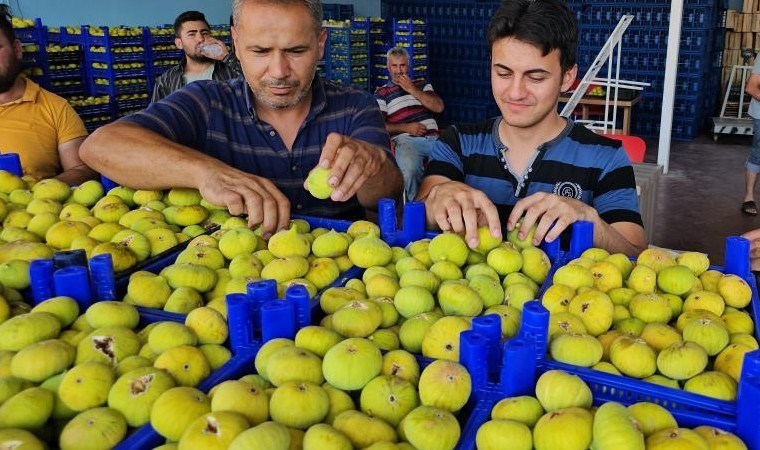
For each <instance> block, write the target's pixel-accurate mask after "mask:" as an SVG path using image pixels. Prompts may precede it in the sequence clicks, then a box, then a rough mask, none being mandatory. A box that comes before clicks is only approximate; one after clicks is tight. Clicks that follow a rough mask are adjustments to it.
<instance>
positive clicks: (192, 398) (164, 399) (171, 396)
mask: <svg viewBox="0 0 760 450" xmlns="http://www.w3.org/2000/svg"><path fill="white" fill-rule="evenodd" d="M209 412H211V401H210V400H209V399H208V397H206V394H204V393H203V392H201V391H199V390H197V389H195V388H192V387H175V388H171V389H169V390H166V391H164V392H163V393H162V394H161V395H160V396H159V397H158V398H157V399H156V401H155V402H154V403H153V408H152V409H151V412H150V424H151V426H152V427H153V429H154V430H156V431H157V432H158V433H159V434H160V435H161V436H163V437H164V438H166V439H167V440H169V441H174V442H176V441H179V439H180V438H181V437H182V433H183V432H184V431H185V429H186V428H187V427H188V426H189V425H190V424H191V423H192V422H193V421H195V420H196V419H197V418H199V417H201V416H202V415H204V414H206V413H209Z"/></svg>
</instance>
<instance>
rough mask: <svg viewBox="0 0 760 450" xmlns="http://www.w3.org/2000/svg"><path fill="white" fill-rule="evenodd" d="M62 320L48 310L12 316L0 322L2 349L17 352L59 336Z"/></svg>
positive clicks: (0, 347)
mask: <svg viewBox="0 0 760 450" xmlns="http://www.w3.org/2000/svg"><path fill="white" fill-rule="evenodd" d="M60 330H61V322H59V321H58V319H57V317H56V316H55V315H53V314H51V313H48V312H32V313H28V314H22V315H18V316H15V317H11V318H10V319H8V320H6V321H5V322H2V323H0V350H11V351H14V352H17V351H19V350H22V349H23V348H25V347H27V346H29V345H32V344H34V343H35V342H40V341H43V340H46V339H53V338H55V337H56V336H58V333H59V332H60Z"/></svg>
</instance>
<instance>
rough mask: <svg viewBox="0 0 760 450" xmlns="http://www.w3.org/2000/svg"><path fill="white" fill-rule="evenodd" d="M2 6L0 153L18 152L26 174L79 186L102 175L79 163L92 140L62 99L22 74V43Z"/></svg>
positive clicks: (0, 9)
mask: <svg viewBox="0 0 760 450" xmlns="http://www.w3.org/2000/svg"><path fill="white" fill-rule="evenodd" d="M3 6H5V5H0V153H18V154H19V156H20V158H21V166H22V168H23V170H24V173H25V174H28V175H31V176H33V177H35V178H38V179H41V178H52V177H56V178H58V179H59V180H61V181H64V182H66V183H69V184H80V183H82V182H83V181H86V180H88V179H91V178H94V177H95V176H96V175H97V174H96V173H95V172H94V171H93V170H92V169H90V168H89V167H87V165H85V163H83V162H82V160H81V159H79V145H80V144H81V143H82V141H83V140H84V138H85V137H86V136H87V130H86V129H85V128H84V124H83V123H82V119H80V118H79V116H78V115H77V113H76V111H74V108H72V107H71V105H70V104H69V103H68V102H67V101H66V100H64V99H63V98H61V97H59V96H57V95H55V94H53V93H52V92H48V91H46V90H45V89H42V88H40V86H39V85H38V84H37V83H35V82H33V81H32V80H29V79H27V78H26V77H25V76H23V75H21V53H22V51H21V42H20V41H19V40H18V39H16V35H15V33H14V31H13V27H12V26H11V22H10V17H9V15H8V12H7V9H6V8H3Z"/></svg>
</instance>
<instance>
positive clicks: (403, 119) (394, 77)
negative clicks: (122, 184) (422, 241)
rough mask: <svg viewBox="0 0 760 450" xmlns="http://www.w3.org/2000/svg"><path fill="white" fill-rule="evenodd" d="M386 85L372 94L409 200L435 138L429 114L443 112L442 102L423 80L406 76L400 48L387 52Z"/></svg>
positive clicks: (406, 55) (405, 56)
mask: <svg viewBox="0 0 760 450" xmlns="http://www.w3.org/2000/svg"><path fill="white" fill-rule="evenodd" d="M388 74H389V75H390V79H391V80H390V82H388V84H386V85H385V86H381V87H379V88H378V89H377V90H376V91H375V97H376V98H377V103H378V104H379V106H380V111H381V112H382V113H383V118H384V119H385V128H386V129H387V130H388V133H389V134H390V135H391V136H392V139H393V143H394V144H395V151H396V162H397V163H398V166H399V169H401V173H402V175H403V176H404V193H405V194H406V198H407V199H408V200H413V199H414V198H415V196H416V195H417V190H418V188H419V185H420V180H421V179H422V174H423V172H424V167H423V163H424V161H425V158H427V157H428V156H429V155H430V153H431V152H432V150H433V145H434V144H435V141H436V140H437V139H438V134H439V130H438V124H437V123H436V121H435V118H433V113H436V114H438V113H441V112H443V100H441V97H439V96H438V95H437V94H436V93H435V92H434V91H433V86H432V85H430V83H428V82H427V81H426V80H423V79H421V80H412V79H411V78H410V77H409V53H408V52H407V51H406V49H404V48H403V47H394V48H392V49H390V50H389V51H388Z"/></svg>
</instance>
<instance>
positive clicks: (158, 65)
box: [148, 25, 185, 87]
mask: <svg viewBox="0 0 760 450" xmlns="http://www.w3.org/2000/svg"><path fill="white" fill-rule="evenodd" d="M148 47H149V48H150V66H149V68H148V80H149V84H150V85H151V87H152V86H154V85H155V83H156V78H158V76H159V75H161V74H162V73H164V72H165V71H166V69H168V68H170V67H172V66H175V65H177V64H178V63H179V62H180V61H181V60H182V58H184V56H185V54H184V52H183V51H182V50H180V49H178V48H177V46H176V45H175V44H174V27H173V26H172V25H164V26H162V27H155V28H150V29H149V30H148Z"/></svg>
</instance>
